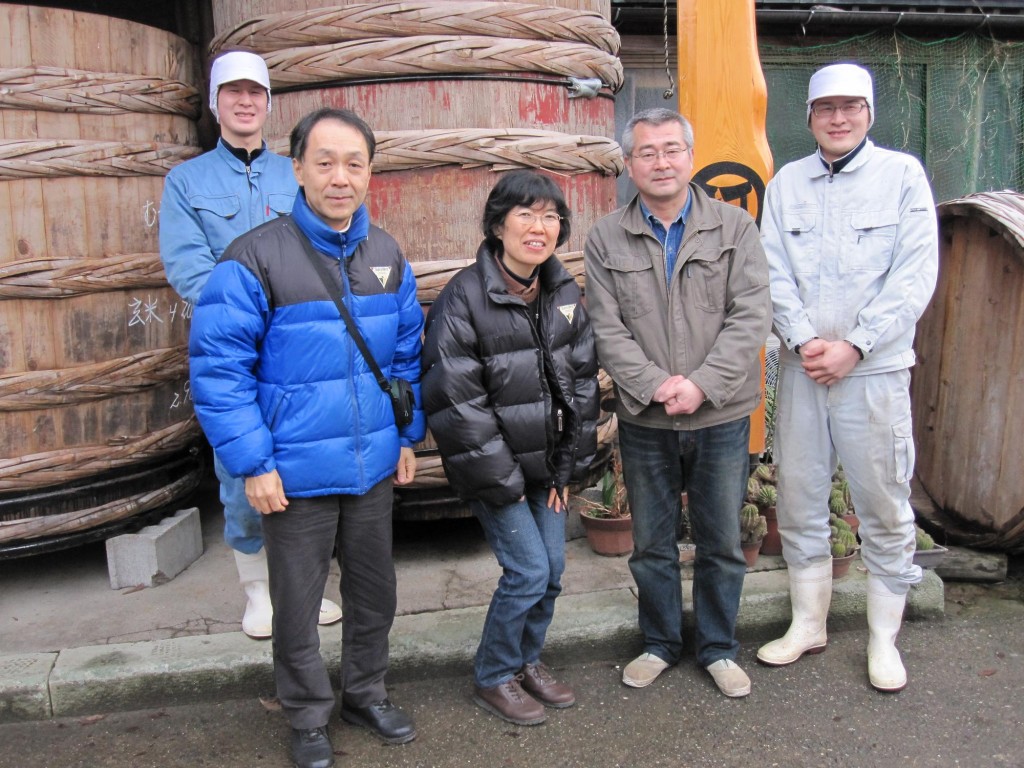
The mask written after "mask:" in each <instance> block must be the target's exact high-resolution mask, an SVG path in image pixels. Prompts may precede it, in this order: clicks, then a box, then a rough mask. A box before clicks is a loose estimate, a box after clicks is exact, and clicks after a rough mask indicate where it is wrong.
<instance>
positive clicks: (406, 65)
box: [264, 35, 623, 91]
mask: <svg viewBox="0 0 1024 768" xmlns="http://www.w3.org/2000/svg"><path fill="white" fill-rule="evenodd" d="M264 58H265V59H266V61H267V66H268V67H269V68H270V84H271V85H272V86H273V87H275V88H276V87H279V86H290V85H307V84H309V83H318V82H344V81H345V80H351V79H354V78H363V77H388V76H395V75H428V76H429V75H438V74H443V73H444V74H447V73H464V74H482V73H488V72H500V73H503V74H504V73H507V72H510V71H512V72H515V71H519V72H524V71H525V72H539V73H544V74H554V75H561V76H564V77H596V78H599V79H600V80H601V82H603V83H604V84H605V85H607V86H608V87H610V88H611V89H612V90H613V91H617V90H619V88H621V87H622V81H623V75H622V64H621V63H620V62H619V60H618V59H617V58H616V57H615V56H612V55H611V54H610V53H605V52H604V51H600V50H598V49H597V48H594V47H592V46H589V45H582V44H580V43H557V42H546V41H537V40H506V39H501V38H496V37H464V36H451V35H421V36H419V37H399V38H367V39H363V40H356V41H353V42H347V43H335V44H332V45H316V46H310V47H304V48H286V49H284V50H280V51H274V52H272V53H268V54H267V55H266V56H264Z"/></svg>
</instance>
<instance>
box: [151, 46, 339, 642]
mask: <svg viewBox="0 0 1024 768" xmlns="http://www.w3.org/2000/svg"><path fill="white" fill-rule="evenodd" d="M270 98H271V96H270V73H269V72H268V70H267V64H266V62H264V61H263V59H262V58H260V57H259V56H257V55H256V54H255V53H247V52H245V51H231V52H229V53H225V54H223V55H221V56H218V57H217V58H216V59H215V60H214V62H213V66H212V68H211V70H210V111H211V112H212V113H213V116H214V118H215V119H216V120H217V122H218V123H219V124H220V140H219V141H218V142H217V146H216V147H214V149H212V150H211V151H209V152H207V153H205V154H203V155H201V156H199V157H196V158H193V159H192V160H189V161H188V162H187V163H182V164H181V165H179V166H176V167H175V168H174V169H173V170H172V171H171V172H170V173H169V174H167V180H166V181H165V182H164V193H163V198H162V199H161V201H160V258H161V260H162V261H163V264H164V271H165V272H166V273H167V281H168V282H169V283H170V284H171V285H172V286H173V287H174V290H176V291H177V292H178V294H179V295H180V296H181V297H182V298H183V299H185V300H186V301H188V302H189V303H190V304H192V305H193V306H194V305H195V304H196V302H197V301H198V300H199V294H200V292H201V291H202V290H203V286H205V285H206V281H207V280H208V279H209V278H210V273H211V272H212V271H213V267H214V265H215V264H216V263H217V261H218V259H220V257H221V254H222V253H223V252H224V249H225V248H227V247H228V245H229V244H230V243H231V241H232V240H234V239H235V238H236V237H238V236H239V235H243V234H245V233H246V232H248V231H249V230H250V229H252V228H253V227H255V226H258V225H260V224H262V223H264V222H266V221H270V220H271V219H274V218H277V217H278V216H280V215H283V214H286V213H288V212H289V211H290V210H291V209H292V202H293V201H294V200H295V193H296V191H297V189H298V186H297V185H296V183H295V174H294V173H293V172H292V164H291V161H290V160H289V159H288V158H287V157H282V156H281V155H275V154H274V153H273V152H271V151H269V150H268V149H267V145H266V142H264V141H263V125H264V123H266V122H267V115H268V114H269V113H270ZM213 468H214V471H215V472H216V473H217V479H218V480H219V481H220V501H221V503H222V504H223V505H224V541H226V542H227V544H228V546H229V547H231V549H232V551H233V553H234V556H235V566H236V567H237V569H238V579H239V581H240V582H241V583H242V587H243V588H244V589H245V594H246V598H247V600H246V605H245V614H244V615H243V616H242V631H243V632H245V634H247V635H249V637H254V638H265V637H270V625H271V621H272V609H271V605H270V585H269V577H268V575H267V554H266V552H265V551H264V550H263V531H262V529H261V526H260V514H259V513H258V512H257V511H256V510H254V509H253V508H252V507H251V506H250V505H249V502H248V501H247V500H246V498H245V487H244V482H243V481H242V479H241V478H234V477H231V475H229V474H228V473H227V471H226V470H225V469H224V467H223V466H222V464H221V462H220V459H219V458H218V457H217V455H216V454H214V458H213ZM340 618H341V609H340V608H339V607H338V606H337V605H336V604H335V603H333V602H331V601H330V600H323V601H322V602H321V605H320V623H321V624H331V623H333V622H336V621H338V620H339V619H340Z"/></svg>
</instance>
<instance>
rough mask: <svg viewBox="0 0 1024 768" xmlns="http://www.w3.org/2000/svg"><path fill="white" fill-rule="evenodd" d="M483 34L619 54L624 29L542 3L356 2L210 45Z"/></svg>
mask: <svg viewBox="0 0 1024 768" xmlns="http://www.w3.org/2000/svg"><path fill="white" fill-rule="evenodd" d="M418 35H483V36H490V37H500V38H524V39H533V40H562V41H570V42H580V43H586V44H588V45H592V46H594V47H595V48H598V49H600V50H602V51H605V52H606V53H611V54H616V53H618V52H619V44H620V43H619V33H618V32H616V31H615V28H614V27H613V26H612V25H611V24H609V23H608V22H607V21H605V19H604V17H603V16H601V15H600V14H597V13H592V12H585V11H578V10H573V9H569V8H558V7H552V6H547V5H538V4H536V3H482V2H453V1H452V0H443V2H437V1H436V0H435V2H414V3H353V4H351V5H345V6H341V7H334V8H317V9H314V10H309V11H285V12H283V13H275V14H271V15H267V16H257V17H256V18H253V19H248V20H247V21H245V22H243V23H242V24H239V25H238V26H237V27H235V28H234V29H231V30H228V31H227V32H224V33H223V34H221V35H220V36H218V37H217V38H215V39H214V40H213V42H212V43H210V50H211V51H212V52H214V53H216V52H218V51H221V50H226V49H229V48H237V47H244V48H246V49H248V50H252V51H255V52H256V53H261V54H262V53H269V52H271V51H277V50H281V49H282V48H294V47H299V46H306V45H324V44H328V43H340V42H343V41H346V40H359V39H362V38H366V37H415V36H418Z"/></svg>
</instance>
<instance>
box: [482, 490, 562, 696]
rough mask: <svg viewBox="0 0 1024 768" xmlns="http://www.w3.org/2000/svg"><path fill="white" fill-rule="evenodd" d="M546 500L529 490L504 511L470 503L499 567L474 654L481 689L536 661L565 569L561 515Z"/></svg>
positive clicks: (545, 492) (544, 495)
mask: <svg viewBox="0 0 1024 768" xmlns="http://www.w3.org/2000/svg"><path fill="white" fill-rule="evenodd" d="M547 501H548V489H547V488H531V489H528V490H527V492H526V498H525V499H523V500H522V501H517V502H516V503H514V504H509V505H508V506H505V507H493V506H490V505H489V504H485V503H483V502H481V501H473V502H471V503H470V507H471V508H472V510H473V514H475V515H476V517H477V519H478V520H479V521H480V525H482V526H483V529H484V535H485V536H486V537H487V543H488V544H490V545H491V550H492V551H493V552H494V556H495V557H497V558H498V564H499V565H501V568H502V574H501V578H500V579H498V588H497V589H496V590H494V595H492V596H491V605H490V607H489V608H488V609H487V618H486V619H484V630H483V633H482V635H481V637H480V646H479V647H478V648H477V651H476V664H475V667H474V672H475V676H476V684H477V685H478V686H479V687H481V688H492V687H494V686H496V685H501V684H502V683H504V682H506V681H508V680H511V679H512V678H513V677H515V675H516V674H518V673H519V670H520V669H522V667H523V665H525V664H535V663H536V662H538V661H539V660H540V652H541V650H542V649H543V648H544V637H545V635H546V634H547V631H548V626H549V625H550V624H551V617H552V616H554V614H555V598H556V597H558V595H559V593H560V592H561V591H562V582H561V578H562V571H564V570H565V512H564V511H563V512H559V513H556V512H555V510H554V509H552V508H550V507H548V506H547Z"/></svg>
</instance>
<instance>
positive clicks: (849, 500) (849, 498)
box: [832, 478, 853, 510]
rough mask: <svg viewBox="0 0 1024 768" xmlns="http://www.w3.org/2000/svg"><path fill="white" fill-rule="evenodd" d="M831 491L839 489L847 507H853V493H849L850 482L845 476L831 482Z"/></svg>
mask: <svg viewBox="0 0 1024 768" xmlns="http://www.w3.org/2000/svg"><path fill="white" fill-rule="evenodd" d="M832 489H833V491H840V492H841V493H842V494H843V501H844V502H846V508H847V509H851V510H852V509H853V495H852V494H851V493H850V483H849V482H847V480H846V479H845V478H843V479H841V480H836V481H835V482H834V483H833V484H832Z"/></svg>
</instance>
